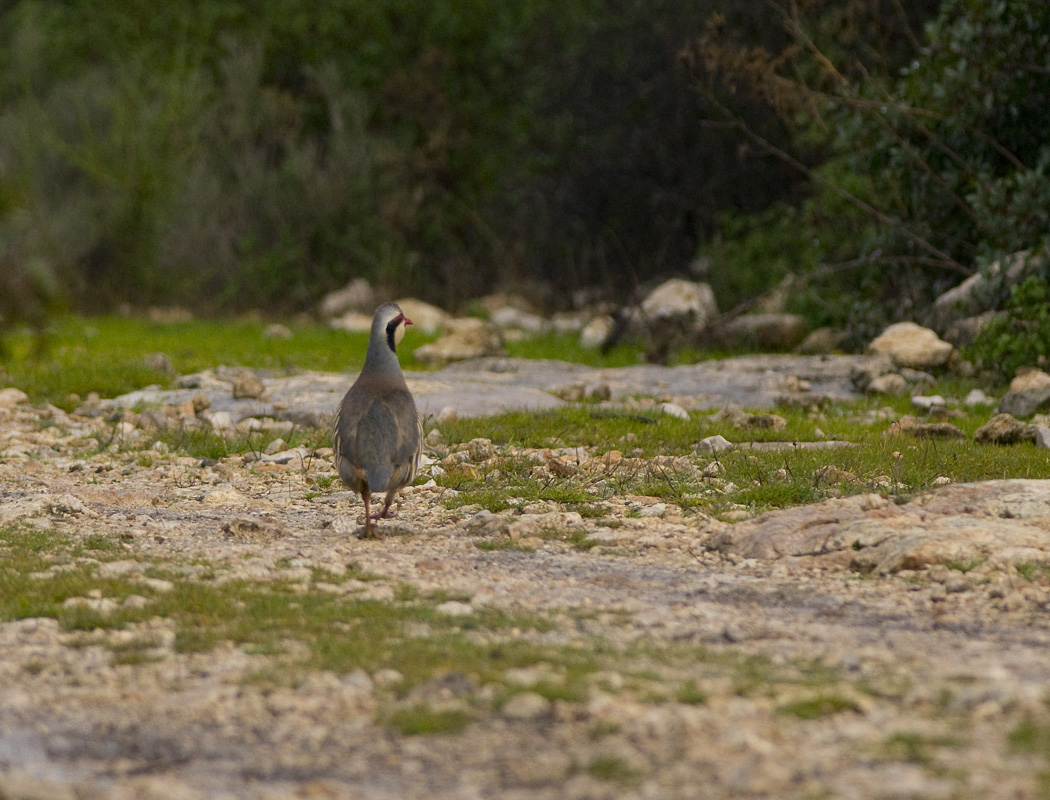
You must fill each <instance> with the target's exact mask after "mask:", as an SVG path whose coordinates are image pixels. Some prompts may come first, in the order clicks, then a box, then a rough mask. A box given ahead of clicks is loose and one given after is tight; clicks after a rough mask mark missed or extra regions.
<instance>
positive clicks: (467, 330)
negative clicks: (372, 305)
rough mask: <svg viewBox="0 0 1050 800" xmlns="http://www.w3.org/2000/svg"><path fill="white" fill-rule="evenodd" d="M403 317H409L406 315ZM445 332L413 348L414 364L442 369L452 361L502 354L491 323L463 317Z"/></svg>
mask: <svg viewBox="0 0 1050 800" xmlns="http://www.w3.org/2000/svg"><path fill="white" fill-rule="evenodd" d="M402 308H403V307H402ZM405 314H406V316H411V315H409V314H408V312H407V311H406V312H405ZM413 321H415V320H414V319H413ZM445 331H446V333H445V335H444V336H442V337H441V338H440V339H438V340H437V341H434V342H431V343H430V344H425V345H423V346H422V347H418V348H416V350H415V351H414V353H413V355H415V357H416V359H417V360H418V361H420V362H422V363H423V364H426V365H427V366H431V367H442V366H445V365H446V364H450V363H452V362H453V361H464V360H466V359H470V358H483V357H485V356H499V355H503V354H504V351H503V339H502V338H501V337H500V333H499V329H497V328H496V326H495V325H493V324H492V323H491V322H485V321H484V320H480V319H474V318H473V317H465V318H462V319H455V320H450V321H449V322H448V323H447V324H446V325H445Z"/></svg>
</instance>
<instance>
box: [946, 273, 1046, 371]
mask: <svg viewBox="0 0 1050 800" xmlns="http://www.w3.org/2000/svg"><path fill="white" fill-rule="evenodd" d="M1048 356H1050V283H1047V276H1046V275H1044V274H1037V275H1031V276H1029V277H1028V278H1026V279H1025V280H1024V281H1022V282H1021V283H1019V284H1016V285H1014V286H1012V287H1010V300H1009V302H1008V303H1007V310H1006V311H1005V312H1004V313H1002V314H1001V315H999V316H996V317H994V318H993V319H992V320H991V322H989V323H988V325H987V326H986V327H985V328H984V329H983V330H982V331H981V332H980V333H979V334H978V335H977V338H976V339H975V340H974V343H973V345H972V346H971V347H970V348H969V350H968V351H967V357H968V358H971V359H973V360H974V361H975V362H976V363H977V364H979V365H980V366H982V367H984V368H986V369H987V370H989V371H991V372H992V373H993V374H994V375H995V376H996V377H997V378H998V379H999V380H1001V381H1003V382H1006V381H1009V380H1010V379H1011V378H1013V377H1014V375H1015V374H1016V372H1017V369H1018V367H1034V366H1036V365H1040V366H1044V365H1045V364H1046V359H1047V357H1048Z"/></svg>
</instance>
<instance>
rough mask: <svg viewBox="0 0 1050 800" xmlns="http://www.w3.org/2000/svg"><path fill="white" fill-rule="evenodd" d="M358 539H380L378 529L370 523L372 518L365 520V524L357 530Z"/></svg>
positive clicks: (381, 536) (380, 535)
mask: <svg viewBox="0 0 1050 800" xmlns="http://www.w3.org/2000/svg"><path fill="white" fill-rule="evenodd" d="M357 530H358V537H357V538H359V539H382V538H383V535H382V534H381V533H380V532H379V528H377V527H376V526H375V524H374V523H373V522H372V517H367V518H366V519H365V524H364V525H363V526H362V527H360V528H358V529H357Z"/></svg>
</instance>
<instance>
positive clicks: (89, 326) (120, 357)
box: [0, 316, 433, 410]
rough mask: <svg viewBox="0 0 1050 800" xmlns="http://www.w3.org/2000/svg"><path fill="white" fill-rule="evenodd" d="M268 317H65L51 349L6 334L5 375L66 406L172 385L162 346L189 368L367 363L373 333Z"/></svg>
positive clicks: (409, 345) (411, 365)
mask: <svg viewBox="0 0 1050 800" xmlns="http://www.w3.org/2000/svg"><path fill="white" fill-rule="evenodd" d="M265 329H266V324H265V323H263V322H228V321H218V320H193V321H190V322H177V323H153V322H149V321H148V320H145V319H141V318H138V317H116V316H108V317H91V318H82V317H64V318H60V319H57V320H55V321H54V322H53V323H52V325H51V326H50V328H49V329H48V332H47V336H46V339H45V349H44V350H42V351H38V349H37V348H36V346H35V343H34V341H33V339H32V338H31V337H30V335H29V334H28V333H21V334H19V333H13V334H11V335H9V336H7V337H5V339H4V342H5V344H6V346H7V348H8V353H7V355H6V356H5V357H4V358H3V360H2V361H0V367H2V368H3V372H4V374H5V377H4V380H3V383H5V384H6V385H13V386H17V387H18V388H20V389H22V391H24V392H26V394H28V395H29V396H30V397H31V398H33V399H34V400H36V401H41V400H46V401H48V402H50V403H54V404H55V405H57V406H60V407H63V408H65V409H66V410H72V407H74V406H75V405H76V404H77V403H76V401H72V402H71V401H70V400H69V399H68V397H69V395H70V394H77V395H80V396H81V397H86V396H87V395H88V393H89V392H98V393H99V395H100V396H102V397H115V396H117V395H120V394H125V393H127V392H130V391H133V390H135V389H141V388H142V387H144V386H148V385H150V384H160V385H161V386H167V385H168V383H169V381H170V379H171V376H170V375H168V374H166V373H164V372H161V371H157V370H151V369H149V368H147V367H146V365H145V357H146V356H147V355H149V354H151V353H156V352H161V353H164V354H165V355H167V356H168V358H170V359H171V363H172V366H173V367H174V368H175V370H176V371H177V372H179V373H180V374H183V375H187V374H191V373H194V372H200V371H202V370H205V369H213V368H215V367H216V366H218V365H220V364H228V365H236V366H244V367H252V368H256V369H266V370H274V371H277V372H284V371H289V370H296V369H308V370H325V371H330V372H344V371H349V370H353V369H359V368H360V367H361V365H362V364H363V363H364V355H365V348H366V346H367V344H368V334H366V333H360V334H351V333H346V332H344V331H336V330H332V329H331V328H328V327H326V326H324V325H320V324H308V325H291V326H290V329H291V330H292V333H293V336H292V338H291V339H288V340H281V339H267V338H265V337H264V336H263V332H264V330H265ZM432 338H433V337H425V336H422V335H420V334H417V333H416V332H414V331H413V333H412V337H411V339H410V340H409V341H407V342H406V343H405V345H404V346H403V347H402V351H401V353H400V355H401V363H402V364H403V365H404V366H405V368H406V369H418V368H420V365H419V364H418V362H416V361H415V359H414V358H413V357H412V351H413V350H414V349H415V348H416V347H419V346H420V345H422V344H425V343H426V342H428V341H430V340H431V339H432Z"/></svg>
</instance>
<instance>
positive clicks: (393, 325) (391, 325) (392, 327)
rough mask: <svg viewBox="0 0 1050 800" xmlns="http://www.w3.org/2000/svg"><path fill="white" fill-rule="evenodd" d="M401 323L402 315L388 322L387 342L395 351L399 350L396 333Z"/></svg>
mask: <svg viewBox="0 0 1050 800" xmlns="http://www.w3.org/2000/svg"><path fill="white" fill-rule="evenodd" d="M400 324H401V317H397V318H395V319H392V320H390V322H388V323H387V324H386V343H387V345H389V347H390V349H391V350H392V351H393V352H395V353H396V352H397V341H396V340H395V339H394V334H395V333H397V326H398V325H400Z"/></svg>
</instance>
